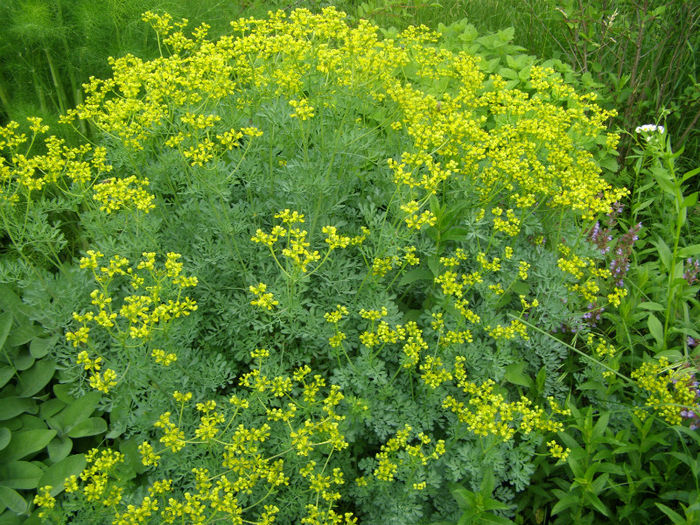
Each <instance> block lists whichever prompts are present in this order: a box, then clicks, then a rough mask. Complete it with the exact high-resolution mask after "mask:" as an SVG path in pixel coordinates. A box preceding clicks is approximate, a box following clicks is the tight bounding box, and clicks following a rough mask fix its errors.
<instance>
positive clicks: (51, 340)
mask: <svg viewBox="0 0 700 525" xmlns="http://www.w3.org/2000/svg"><path fill="white" fill-rule="evenodd" d="M56 341H58V336H57V335H54V336H53V337H35V338H34V339H32V342H31V343H30V344H29V353H31V354H32V356H33V357H34V358H35V359H40V358H42V357H44V356H45V355H46V354H48V353H49V352H50V351H51V350H52V349H53V347H54V345H55V344H56Z"/></svg>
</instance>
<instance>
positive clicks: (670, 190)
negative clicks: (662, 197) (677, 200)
mask: <svg viewBox="0 0 700 525" xmlns="http://www.w3.org/2000/svg"><path fill="white" fill-rule="evenodd" d="M650 171H651V172H652V175H653V176H654V179H655V180H656V182H657V184H658V185H659V187H660V188H661V190H662V191H663V192H664V193H667V194H668V195H670V196H672V197H675V196H676V187H675V186H674V185H673V182H672V181H671V179H670V177H669V174H668V172H667V171H666V170H665V169H662V168H657V169H653V168H652V169H651V170H650Z"/></svg>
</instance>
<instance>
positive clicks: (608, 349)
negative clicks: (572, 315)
mask: <svg viewBox="0 0 700 525" xmlns="http://www.w3.org/2000/svg"><path fill="white" fill-rule="evenodd" d="M586 343H587V344H588V346H590V347H591V348H593V351H594V352H595V355H597V356H598V357H601V358H605V357H615V354H616V352H617V351H616V350H615V347H614V346H613V345H612V344H610V343H608V342H607V341H605V339H603V338H602V337H596V336H594V335H593V334H588V337H587V338H586Z"/></svg>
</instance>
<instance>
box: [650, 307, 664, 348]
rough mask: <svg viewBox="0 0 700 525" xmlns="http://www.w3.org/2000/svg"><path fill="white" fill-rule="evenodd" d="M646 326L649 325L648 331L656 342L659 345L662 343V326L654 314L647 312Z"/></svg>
mask: <svg viewBox="0 0 700 525" xmlns="http://www.w3.org/2000/svg"><path fill="white" fill-rule="evenodd" d="M647 326H648V327H649V333H650V334H651V335H652V337H653V338H654V339H656V344H657V345H658V346H659V347H661V346H663V344H664V327H663V325H662V324H661V321H659V320H658V319H657V318H656V316H655V315H654V314H649V317H648V318H647Z"/></svg>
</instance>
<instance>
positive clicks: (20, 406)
mask: <svg viewBox="0 0 700 525" xmlns="http://www.w3.org/2000/svg"><path fill="white" fill-rule="evenodd" d="M36 410H37V409H36V402H35V401H34V400H33V399H25V398H21V397H5V398H3V399H1V400H0V421H7V420H8V419H12V418H13V417H17V416H18V415H20V414H21V413H23V412H29V413H31V414H36Z"/></svg>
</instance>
